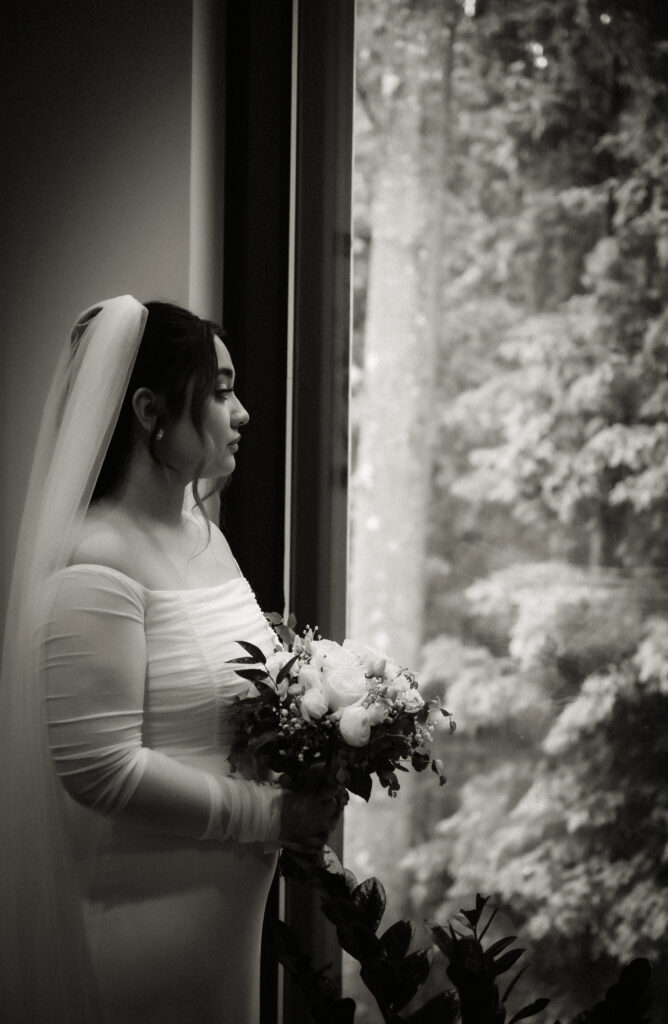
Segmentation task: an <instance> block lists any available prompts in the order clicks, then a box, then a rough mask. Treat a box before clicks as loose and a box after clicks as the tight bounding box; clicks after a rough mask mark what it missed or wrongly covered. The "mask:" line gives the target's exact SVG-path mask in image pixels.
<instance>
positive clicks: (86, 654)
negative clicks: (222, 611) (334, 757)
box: [40, 566, 282, 842]
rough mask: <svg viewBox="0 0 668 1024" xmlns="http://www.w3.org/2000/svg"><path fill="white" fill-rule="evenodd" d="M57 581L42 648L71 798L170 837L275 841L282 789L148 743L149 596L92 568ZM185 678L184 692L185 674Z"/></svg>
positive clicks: (54, 746)
mask: <svg viewBox="0 0 668 1024" xmlns="http://www.w3.org/2000/svg"><path fill="white" fill-rule="evenodd" d="M53 585H54V588H55V589H54V592H53V595H52V599H51V600H50V602H49V604H50V607H51V610H50V613H49V615H48V617H47V621H46V622H45V624H44V628H43V634H42V637H41V651H40V653H41V664H42V672H43V679H44V687H45V701H46V715H47V723H48V733H49V743H50V748H51V754H52V758H53V762H54V765H55V769H56V771H57V773H58V775H59V776H60V778H61V780H62V782H63V784H64V786H65V787H66V789H67V790H68V792H69V793H70V795H71V796H73V797H74V798H75V799H76V800H77V801H78V802H80V803H82V804H84V805H86V806H88V807H91V808H94V809H95V810H97V811H99V812H101V813H103V814H107V815H114V816H124V817H126V818H127V819H128V820H130V821H133V822H134V823H136V824H140V825H142V826H144V827H146V828H149V829H152V830H155V831H160V832H163V833H171V834H174V835H178V836H190V837H193V838H206V839H219V840H225V839H234V840H238V841H241V842H253V841H272V840H275V839H277V838H278V835H279V831H280V816H281V799H282V796H281V791H280V789H278V787H275V786H271V785H266V784H259V783H255V782H251V781H248V780H244V779H239V778H236V777H235V778H228V777H227V776H226V775H225V774H223V773H212V772H208V771H203V770H202V769H200V768H197V767H193V766H192V765H190V764H187V763H183V762H182V761H180V760H179V759H178V757H175V756H173V755H171V754H170V753H165V752H163V751H160V750H156V749H153V748H152V747H151V746H150V745H149V744H147V743H146V742H145V735H144V733H145V729H144V717H145V705H146V701H147V692H146V687H147V668H148V653H147V638H146V632H145V614H146V600H147V592H145V591H144V589H143V588H142V587H141V586H140V585H139V584H137V583H135V582H134V581H133V580H131V579H129V578H128V577H125V576H124V575H123V574H121V573H114V572H113V571H106V572H105V571H102V572H96V571H92V569H91V567H77V566H75V567H72V568H71V569H69V570H65V571H64V572H63V573H61V574H59V576H58V578H57V579H56V580H55V581H54V583H53ZM149 593H150V592H149ZM180 683H181V686H182V687H183V688H185V691H186V692H187V689H188V685H189V679H188V675H187V670H186V671H184V674H183V675H182V677H181V679H180ZM172 689H173V691H174V694H175V693H176V690H175V688H174V687H173V688H172ZM200 690H202V686H200ZM209 704H210V706H209ZM209 704H207V702H206V700H201V701H200V706H199V707H198V716H199V717H198V719H197V723H198V726H199V727H200V728H201V723H202V722H203V721H205V720H206V715H207V714H208V715H209V717H210V718H211V720H212V721H215V717H216V715H217V714H219V712H220V708H219V707H218V706H217V701H216V695H215V694H214V693H213V691H212V693H211V697H210V702H209ZM218 704H219V702H218ZM185 706H186V710H185V712H183V727H184V729H185V730H186V731H187V729H188V707H187V702H186V704H185ZM173 717H174V720H175V721H176V723H177V726H178V722H179V717H178V714H175V715H174V716H173Z"/></svg>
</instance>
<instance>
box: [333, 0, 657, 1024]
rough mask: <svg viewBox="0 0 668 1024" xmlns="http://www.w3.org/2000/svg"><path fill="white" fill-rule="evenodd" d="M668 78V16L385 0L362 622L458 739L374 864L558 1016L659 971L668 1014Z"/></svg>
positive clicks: (377, 21) (352, 982)
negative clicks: (494, 935)
mask: <svg viewBox="0 0 668 1024" xmlns="http://www.w3.org/2000/svg"><path fill="white" fill-rule="evenodd" d="M667 69H668V13H667V11H666V7H665V4H664V3H663V2H662V0H655V2H652V0H610V2H605V3H604V2H602V0H475V2H474V0H358V16H357V115H356V125H357V127H356V164H355V182H356V184H355V226H354V256H355V258H354V268H355V282H354V284H355V304H354V308H355V343H354V354H353V367H352V432H353V451H352V456H353V459H352V461H353V476H352V487H351V492H352V496H353V497H352V506H351V523H352V526H351V530H352V533H351V562H350V573H349V580H350V606H349V633H350V634H351V635H355V636H358V637H360V638H362V639H364V640H366V641H368V642H371V643H372V644H373V645H375V646H377V647H378V648H380V649H384V650H387V651H388V652H390V653H391V654H392V655H393V656H394V657H395V659H399V660H401V661H402V662H403V663H404V664H407V665H409V666H411V667H418V668H419V669H421V673H420V674H421V678H422V680H423V682H424V683H425V684H426V686H427V687H428V688H430V689H431V691H433V692H434V693H439V694H441V695H442V696H443V698H444V700H445V703H446V706H447V707H448V709H449V710H450V711H451V712H452V713H453V715H454V717H455V719H456V721H457V725H458V731H457V733H456V735H455V736H454V737H452V738H450V737H449V736H448V735H446V733H445V732H444V733H443V734H440V733H439V735H438V737H437V744H438V746H439V748H440V749H439V751H438V753H439V755H440V756H442V757H443V759H444V761H445V763H446V767H447V768H448V771H449V777H450V780H449V783H448V785H447V786H446V787H445V788H444V789H443V790H440V789H439V788H438V786H437V785H436V784H435V783H434V784H431V785H430V780H426V779H422V778H418V779H415V780H414V779H409V777H408V776H407V777H406V779H407V781H406V783H405V785H404V786H403V787H402V793H401V794H400V795H399V798H398V799H397V800H396V801H390V800H388V799H387V796H386V795H385V794H384V793H380V794H379V795H378V796H377V797H374V798H373V799H372V804H371V807H370V809H369V808H367V807H366V806H364V807H360V806H359V804H358V803H357V802H353V804H352V805H351V806H350V807H349V808H348V810H347V812H346V814H347V823H346V828H347V836H348V838H347V848H346V858H347V860H348V862H349V863H350V866H351V867H352V869H353V870H354V871H355V873H356V874H357V875H358V876H359V877H365V876H366V875H369V874H378V875H379V876H380V877H381V879H382V880H383V882H384V883H385V884H386V886H387V887H388V889H389V891H390V895H391V901H390V911H389V916H388V918H387V920H388V922H391V920H392V914H393V915H394V917H395V918H396V917H398V916H410V917H412V918H413V919H415V920H418V921H419V920H422V919H430V920H437V921H441V922H445V921H446V920H447V919H449V918H450V917H451V916H452V914H453V913H455V912H456V911H457V910H459V908H460V907H462V906H468V905H470V904H471V902H472V897H473V896H474V895H475V893H476V892H482V893H484V894H490V895H491V896H492V898H493V900H494V901H495V902H496V903H498V904H500V905H502V906H503V907H504V908H505V914H506V918H505V922H504V927H505V931H507V930H508V928H507V923H508V920H510V923H511V925H512V930H513V931H516V932H517V933H518V934H519V935H520V936H521V938H522V940H523V944H526V945H528V947H529V951H530V961H531V963H530V966H529V969H528V971H527V973H526V975H525V976H524V978H523V982H522V983H523V985H524V989H523V995H525V996H526V997H528V998H535V997H536V996H541V995H546V996H551V997H552V999H553V1003H552V1005H551V1007H550V1008H549V1010H548V1011H546V1014H547V1016H545V1015H543V1016H542V1017H541V1020H543V1019H544V1020H545V1021H548V1020H549V1021H550V1022H551V1021H553V1020H554V1019H555V1018H556V1017H557V1016H558V1015H561V1019H562V1020H569V1019H571V1017H572V1016H573V1015H574V1014H575V1012H576V1011H577V1010H579V1009H582V1008H583V1007H584V1006H589V1005H592V1004H593V1003H594V1002H595V1001H596V1000H597V999H598V998H600V997H601V995H602V993H603V992H604V991H605V988H606V986H607V985H609V984H611V982H612V981H613V980H614V978H615V976H616V974H617V972H618V968H619V965H621V964H623V963H625V962H627V961H628V960H630V959H631V958H633V957H636V956H647V957H649V959H650V960H651V961H652V963H653V964H654V967H655V979H656V989H657V992H656V1005H655V1019H656V1020H661V1019H664V1018H668V980H667V977H668V970H667V969H666V964H667V963H668V955H667V954H668V899H667V896H668V891H667V884H668V789H667V787H666V784H665V780H666V777H667V776H668V730H667V728H666V726H667V724H668V714H667V711H668V608H667V606H666V597H667V596H668V585H667V583H668V581H667V577H666V572H665V566H666V564H667V555H668V309H667V304H666V299H667V296H668V117H667V114H668V70H667ZM432 974H433V987H434V990H435V989H437V988H438V987H439V986H440V987H441V988H443V987H446V985H447V982H446V979H444V978H439V977H438V969H437V968H434V970H433V972H432ZM346 987H347V988H348V991H349V992H350V993H351V994H353V995H354V996H355V998H356V999H357V1000H358V1004H359V1009H358V1015H359V1019H360V1022H363V1021H372V1020H374V1019H375V1018H374V1016H373V1008H372V1007H371V1006H370V1005H369V1000H368V994H367V995H365V990H364V988H363V986H361V985H360V983H359V981H358V980H357V979H356V978H355V977H354V975H352V974H350V975H349V976H348V977H347V979H346ZM518 998H520V996H518ZM525 1001H526V999H525ZM356 1019H357V1018H356Z"/></svg>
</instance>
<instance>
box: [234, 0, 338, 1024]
mask: <svg viewBox="0 0 668 1024" xmlns="http://www.w3.org/2000/svg"><path fill="white" fill-rule="evenodd" d="M226 20H227V24H226V30H225V37H226V45H225V49H226V83H225V90H226V105H225V110H226V112H225V154H226V155H225V232H224V249H225V255H224V265H225V271H224V288H223V296H224V302H223V310H224V312H223V321H224V324H225V328H226V330H227V332H228V338H229V344H230V348H231V351H232V355H233V358H234V361H235V365H236V368H237V372H238V375H239V380H240V386H239V392H240V395H241V398H242V400H243V401H245V402H246V404H247V405H248V406H249V409H250V412H251V422H250V424H249V426H248V427H247V428H246V431H245V434H246V437H245V440H244V451H243V458H241V459H240V460H239V463H240V466H239V469H238V470H237V472H235V477H234V485H233V487H232V488H231V489H230V491H229V494H228V495H224V496H223V526H224V528H225V530H226V532H227V534H228V536H229V537H230V540H231V543H232V546H233V549H234V551H235V553H236V555H237V557H238V558H239V561H240V562H241V564H242V566H243V568H244V571H245V573H246V575H247V576H248V578H249V580H250V582H251V584H252V586H253V588H254V589H255V592H256V594H257V596H258V600H259V602H260V604H261V606H262V607H263V608H264V609H265V610H267V611H269V610H274V609H276V610H282V609H283V607H284V605H285V603H286V602H287V603H288V604H289V607H290V609H291V610H293V611H294V612H295V614H296V615H297V619H298V622H299V624H300V625H301V626H305V625H306V624H307V623H309V624H311V625H314V624H317V625H318V626H319V628H320V630H321V632H322V634H323V635H325V636H329V637H332V638H333V639H337V640H341V639H343V636H344V634H345V599H346V568H347V454H348V405H347V396H348V360H349V344H350V250H351V244H350V237H351V236H350V220H351V179H352V116H353V114H352V112H353V86H354V0H337V2H336V3H329V2H327V3H312V2H301V3H300V2H299V0H278V2H277V0H248V2H246V3H244V4H228V5H227V19H226ZM291 370H292V371H293V375H292V380H291V381H289V379H288V378H289V376H290V371H291ZM290 385H291V386H290ZM288 427H289V433H288V435H287V436H288V437H289V439H290V450H289V452H288V453H287V455H286V430H287V429H288ZM288 460H289V462H288ZM286 470H288V472H286ZM286 480H287V487H286ZM286 540H287V545H288V547H289V557H288V558H287V559H286V550H285V547H286ZM286 561H287V562H288V563H289V571H288V572H286V571H285V563H286ZM331 845H332V846H333V847H334V848H335V849H336V850H337V852H339V853H340V852H341V848H342V830H341V828H339V829H338V830H337V833H336V834H335V835H334V836H333V837H332V838H331ZM280 904H282V905H283V906H282V912H283V916H284V917H285V919H286V921H287V922H288V924H289V925H290V926H291V927H292V928H293V929H294V930H295V932H296V933H297V935H298V937H299V939H300V942H301V944H302V947H303V948H304V949H306V950H308V952H309V955H310V957H311V958H312V960H313V963H314V964H315V965H317V966H325V965H326V964H328V963H332V964H333V965H334V971H335V973H340V950H339V948H338V944H337V943H336V939H335V935H334V933H333V930H332V929H331V927H330V926H329V925H328V924H327V922H326V921H325V920H324V918H323V915H322V913H321V911H320V910H319V907H318V906H317V903H316V901H315V900H314V899H313V897H311V896H310V894H309V893H308V892H307V891H305V890H304V889H303V887H301V886H298V885H296V884H294V883H288V884H286V885H285V888H284V891H281V888H280V887H279V886H277V885H276V886H275V887H274V891H273V894H272V897H271V899H270V904H269V908H268V914H267V923H268V922H269V921H270V919H271V918H272V917H275V916H276V915H277V914H278V912H279V905H280ZM279 1002H280V1000H279V998H278V995H277V984H276V970H275V965H274V964H273V963H272V958H271V956H270V954H269V953H268V952H267V950H266V948H265V955H264V957H263V982H262V1018H261V1019H262V1021H263V1024H265V1022H266V1024H273V1022H274V1021H277V1020H280V1019H282V1020H284V1021H292V1020H304V1021H307V1020H308V1013H307V1011H306V1008H305V1006H304V1005H303V1003H302V1001H301V997H300V994H299V992H298V991H297V990H296V988H295V986H294V984H292V983H291V981H290V979H289V978H286V979H285V984H284V998H283V1001H282V1006H279Z"/></svg>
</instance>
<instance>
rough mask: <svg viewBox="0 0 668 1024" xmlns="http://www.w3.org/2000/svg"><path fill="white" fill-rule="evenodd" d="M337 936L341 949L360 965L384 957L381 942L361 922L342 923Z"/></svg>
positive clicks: (337, 930)
mask: <svg viewBox="0 0 668 1024" xmlns="http://www.w3.org/2000/svg"><path fill="white" fill-rule="evenodd" d="M336 935H337V938H338V940H339V945H340V946H341V949H343V950H345V951H346V953H349V954H350V956H352V957H354V958H355V959H356V960H359V961H360V963H363V962H364V961H366V960H369V959H372V958H374V957H379V956H381V955H382V952H383V950H382V947H381V944H380V941H379V940H378V939H377V938H376V936H375V935H374V933H373V932H372V931H371V929H370V928H368V927H367V925H365V924H363V923H362V922H361V921H343V922H341V923H340V924H339V925H338V927H337V929H336Z"/></svg>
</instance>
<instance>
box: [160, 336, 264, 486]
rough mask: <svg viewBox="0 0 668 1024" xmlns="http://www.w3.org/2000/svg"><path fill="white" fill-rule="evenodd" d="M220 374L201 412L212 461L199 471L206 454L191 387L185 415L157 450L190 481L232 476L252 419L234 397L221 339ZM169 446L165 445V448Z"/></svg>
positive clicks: (218, 353) (218, 343) (217, 342)
mask: <svg viewBox="0 0 668 1024" xmlns="http://www.w3.org/2000/svg"><path fill="white" fill-rule="evenodd" d="M214 344H215V347H216V358H217V362H218V373H217V376H216V382H215V385H214V390H213V392H212V394H211V395H210V396H209V397H208V398H207V399H206V400H205V402H204V407H203V409H202V428H203V433H204V437H205V438H208V440H209V441H210V442H211V443H212V444H213V452H212V454H211V457H210V458H209V459H208V461H207V462H206V463H205V465H204V467H203V468H202V469H199V466H200V463H201V461H202V457H203V455H204V451H203V449H202V440H201V438H200V436H199V434H198V433H197V431H196V429H195V427H194V425H193V422H192V419H191V415H190V397H191V395H192V387H191V388H189V389H188V393H187V395H186V402H185V406H184V409H183V412H182V413H181V415H180V416H179V418H178V420H177V421H176V422H175V423H172V424H171V425H170V426H169V427H166V429H165V441H164V442H160V444H161V445H165V447H164V448H158V451H159V452H160V456H161V459H162V460H163V461H164V462H166V463H167V464H169V465H172V466H174V467H175V468H176V469H178V470H179V472H180V473H182V475H183V476H184V477H186V478H187V479H188V480H189V481H190V480H192V479H193V478H194V476H195V475H196V473H198V472H199V476H201V477H208V478H210V479H218V478H220V477H226V476H229V475H230V473H232V472H233V471H234V468H235V466H236V459H235V456H236V452H237V449H238V447H239V440H240V434H239V431H240V429H241V427H243V426H245V425H246V423H248V420H249V416H248V413H247V412H246V410H245V408H244V407H243V405H242V404H241V402H240V401H239V399H238V398H237V396H236V395H235V393H234V366H233V364H232V359H231V356H230V353H229V352H228V350H227V346H226V345H224V344H223V342H222V341H221V339H220V338H218V337H216V338H215V340H214ZM165 442H166V444H165Z"/></svg>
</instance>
